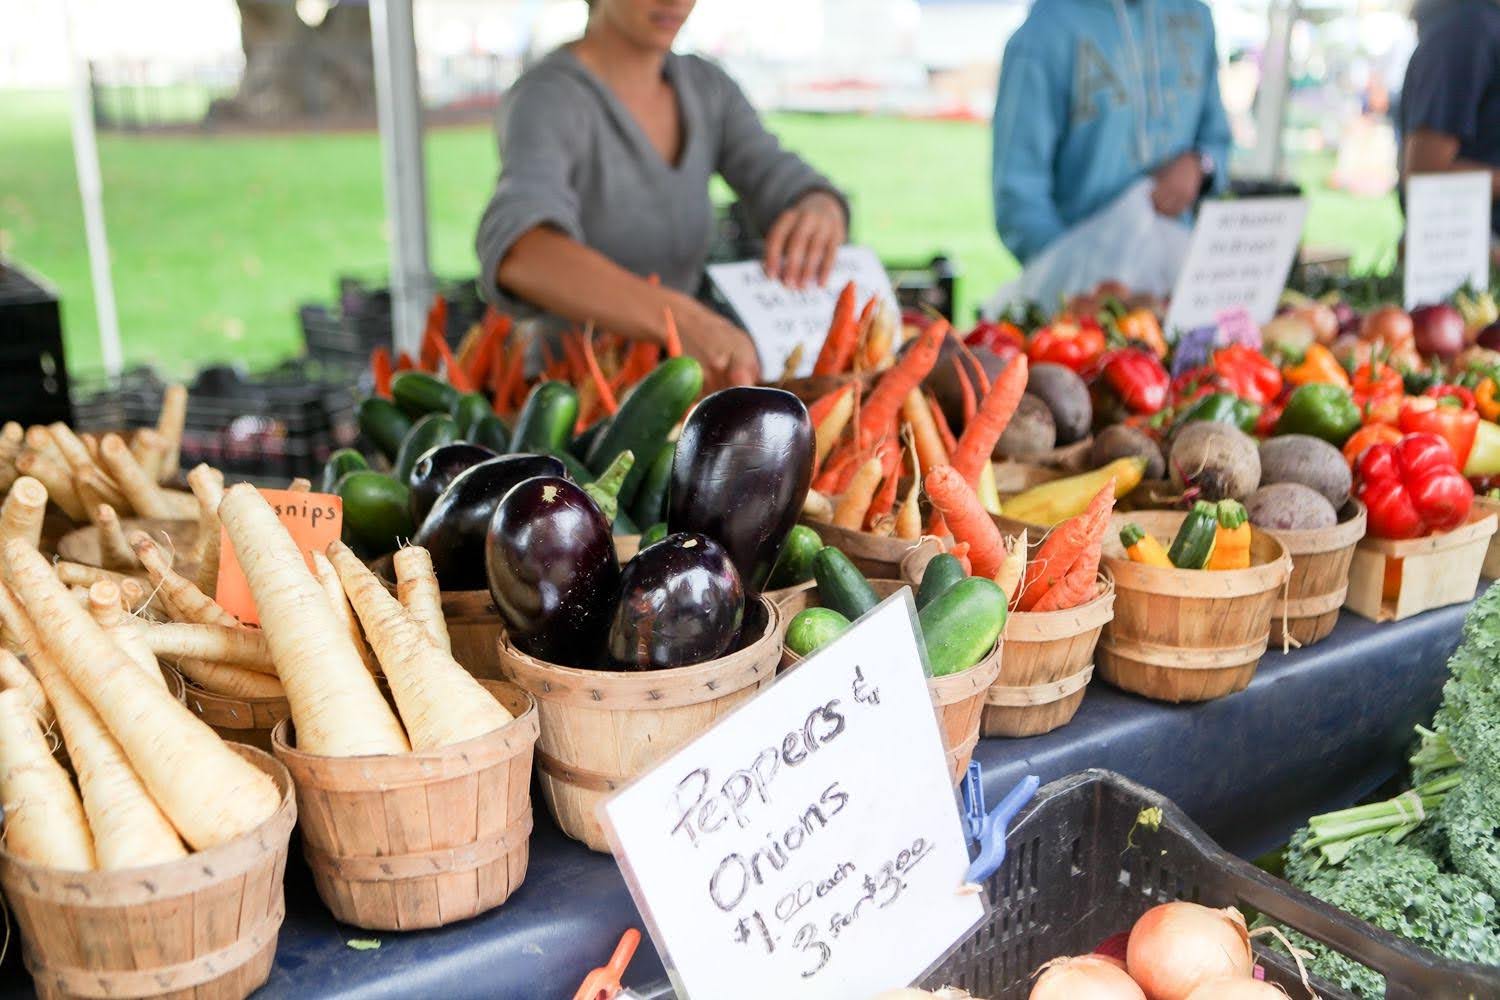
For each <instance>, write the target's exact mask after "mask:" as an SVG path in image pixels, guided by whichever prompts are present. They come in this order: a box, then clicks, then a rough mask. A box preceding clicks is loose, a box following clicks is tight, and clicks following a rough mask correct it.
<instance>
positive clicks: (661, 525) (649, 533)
mask: <svg viewBox="0 0 1500 1000" xmlns="http://www.w3.org/2000/svg"><path fill="white" fill-rule="evenodd" d="M666 537H667V522H665V521H657V522H656V523H655V524H653V525H652V526H651V527H649V528H647V529H646V530H645V531H643V532H641V548H643V549H644V548H645V547H646V546H648V545H655V544H656V543H657V542H659V541H661V540H662V539H663V538H666Z"/></svg>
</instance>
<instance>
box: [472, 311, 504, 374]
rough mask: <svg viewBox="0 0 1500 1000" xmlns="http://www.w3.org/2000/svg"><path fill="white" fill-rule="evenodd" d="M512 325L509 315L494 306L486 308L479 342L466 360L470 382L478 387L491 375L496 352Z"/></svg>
mask: <svg viewBox="0 0 1500 1000" xmlns="http://www.w3.org/2000/svg"><path fill="white" fill-rule="evenodd" d="M510 327H511V320H510V317H509V316H506V315H505V314H503V313H498V312H496V311H495V310H494V307H490V308H489V309H486V310H485V313H484V319H483V321H482V322H481V325H480V334H479V343H478V344H476V345H475V347H474V352H473V354H472V355H471V356H470V357H469V358H468V360H466V361H465V362H464V373H465V374H466V375H468V377H469V384H471V385H473V386H475V387H476V389H477V387H479V386H481V385H483V384H484V381H485V379H486V378H487V377H488V376H489V374H490V366H491V365H492V364H493V363H494V360H493V359H494V357H495V354H496V352H498V351H499V350H500V346H501V345H502V344H504V343H505V338H506V336H507V335H508V334H509V333H510Z"/></svg>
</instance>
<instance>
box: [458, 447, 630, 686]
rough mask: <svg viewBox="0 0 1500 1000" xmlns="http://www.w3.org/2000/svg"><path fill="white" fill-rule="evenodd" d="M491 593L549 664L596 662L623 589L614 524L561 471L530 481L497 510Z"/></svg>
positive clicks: (509, 622)
mask: <svg viewBox="0 0 1500 1000" xmlns="http://www.w3.org/2000/svg"><path fill="white" fill-rule="evenodd" d="M484 562H485V568H486V570H487V572H488V575H489V584H490V596H491V597H493V598H494V600H495V606H496V607H497V608H499V609H500V617H501V618H502V619H504V621H505V628H506V631H507V632H508V633H509V634H510V638H511V641H512V642H514V643H515V644H516V647H517V648H518V649H520V650H521V651H522V652H523V653H528V654H530V655H531V656H535V657H536V658H538V659H540V660H545V661H547V662H548V663H558V664H562V665H563V666H569V667H585V668H592V667H596V666H598V665H599V663H600V661H601V660H602V659H603V654H604V639H605V635H606V633H607V631H608V629H609V622H610V616H611V615H613V614H614V610H615V603H616V599H617V598H618V597H619V594H620V560H619V559H618V557H616V555H615V542H614V538H613V537H612V536H611V535H610V528H609V522H608V521H606V520H605V519H604V515H603V514H602V513H600V511H599V507H598V505H597V504H595V503H594V501H593V500H592V499H590V498H589V495H588V494H587V493H585V492H583V490H582V489H581V488H579V487H578V486H577V485H575V484H574V483H572V482H570V481H568V480H566V479H563V478H562V476H561V475H560V474H559V475H550V476H539V477H537V478H535V479H528V480H526V481H525V482H523V483H520V484H519V485H517V486H516V487H515V488H513V489H512V490H511V491H510V492H509V493H507V494H505V498H504V499H503V500H501V501H500V505H499V506H498V507H496V508H495V516H494V518H493V519H492V520H491V521H490V528H489V534H488V536H487V538H486V539H485V545H484Z"/></svg>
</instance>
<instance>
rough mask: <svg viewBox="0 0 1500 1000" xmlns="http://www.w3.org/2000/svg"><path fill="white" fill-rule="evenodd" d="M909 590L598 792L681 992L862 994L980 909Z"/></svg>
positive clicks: (957, 930) (848, 998)
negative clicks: (627, 780)
mask: <svg viewBox="0 0 1500 1000" xmlns="http://www.w3.org/2000/svg"><path fill="white" fill-rule="evenodd" d="M915 617H916V612H915V608H914V606H913V604H912V599H911V591H910V590H909V589H906V590H902V591H901V592H900V593H898V594H896V595H894V596H893V597H891V598H889V599H887V600H886V601H885V602H884V603H883V604H881V605H880V606H879V607H878V608H876V609H875V610H874V611H872V612H871V613H870V614H869V615H867V616H866V617H865V618H864V619H863V620H862V621H861V622H860V623H859V624H858V625H857V626H856V627H854V628H853V629H851V630H850V631H848V632H846V633H845V634H844V635H842V636H840V637H839V638H838V639H837V640H835V641H834V642H832V643H830V644H829V645H828V646H827V647H825V648H824V649H823V650H821V651H819V652H818V653H817V654H816V655H814V656H813V657H811V658H809V659H808V660H807V661H806V662H805V663H803V664H802V665H801V666H799V667H798V668H797V669H796V670H794V671H792V672H791V673H790V674H788V675H786V676H784V677H782V678H781V679H779V680H778V681H777V682H776V683H775V684H773V685H771V686H770V687H769V688H767V689H766V690H763V691H762V692H761V693H760V694H759V695H757V696H756V697H755V698H754V699H753V700H751V701H749V702H747V703H746V704H745V705H744V706H742V707H741V708H739V709H738V710H736V711H735V712H733V713H732V714H731V715H729V716H727V717H726V718H724V719H723V720H721V721H720V722H719V723H718V724H717V725H716V726H714V728H713V729H711V730H709V731H708V732H706V733H704V734H703V735H702V736H700V737H699V738H698V739H696V740H694V741H693V742H692V743H690V744H688V745H687V746H685V747H683V748H682V749H681V750H679V751H678V752H676V753H675V754H673V755H672V756H671V757H669V758H667V760H665V761H663V762H662V763H661V764H660V765H658V766H657V767H656V768H655V769H653V770H652V771H651V772H649V773H648V774H646V775H644V776H643V777H641V778H639V779H638V780H636V781H635V782H634V783H633V784H631V785H630V786H629V787H627V788H625V789H624V790H623V791H621V792H619V793H618V794H616V795H615V796H614V797H612V798H610V799H609V800H607V801H606V802H605V803H604V805H603V806H602V808H601V813H602V814H603V815H602V819H603V821H604V827H605V829H606V831H607V832H608V834H609V837H610V842H611V845H612V846H613V848H614V853H615V857H616V858H617V859H618V861H619V864H620V867H621V869H622V870H623V871H624V873H625V877H626V881H627V882H629V884H630V889H631V893H632V894H633V895H634V897H635V901H636V905H637V906H638V907H639V908H640V910H641V913H642V914H643V915H644V917H645V919H646V923H647V926H648V927H649V928H650V929H651V933H652V936H653V938H654V939H655V941H656V945H657V949H658V950H659V951H660V953H661V955H662V958H663V961H664V962H665V963H666V965H667V967H668V968H669V969H671V970H673V976H674V985H675V986H676V987H677V990H678V993H679V995H681V996H683V997H689V998H692V1000H703V998H711V1000H765V998H766V997H776V998H777V1000H868V998H869V997H870V996H872V995H874V994H875V993H877V992H879V991H881V990H884V989H890V988H893V987H898V986H905V985H908V984H909V983H911V982H913V981H914V980H915V979H917V978H918V977H920V976H921V975H922V974H923V973H924V972H925V971H926V970H927V969H928V968H929V967H931V966H932V965H933V964H934V963H935V962H936V961H937V960H938V959H940V958H941V957H942V956H943V955H944V954H945V953H946V952H947V951H948V949H949V948H951V947H952V946H953V945H954V944H955V943H956V942H958V941H959V940H961V939H962V938H963V937H964V936H965V935H966V934H967V933H968V932H969V931H970V930H971V929H972V928H973V927H974V925H975V924H976V923H977V922H978V921H979V920H980V919H981V918H982V917H983V915H984V904H983V903H982V902H981V900H980V898H979V897H978V896H975V895H968V894H960V893H959V892H958V889H959V886H960V885H961V884H962V882H963V879H964V873H965V870H966V869H967V867H968V864H969V854H968V850H967V847H966V845H965V841H964V836H963V831H962V827H961V825H960V820H959V814H958V805H957V802H956V798H955V796H954V794H953V786H952V784H951V782H950V781H949V779H948V770H947V765H946V762H945V759H944V756H943V746H942V739H941V736H940V735H939V733H938V727H937V720H936V718H935V716H934V714H933V711H932V703H931V701H930V699H929V696H928V693H927V682H926V679H925V677H924V676H923V671H922V657H921V652H920V651H919V649H918V646H917V640H916V636H915V635H914V633H913V627H912V622H913V620H914V619H915Z"/></svg>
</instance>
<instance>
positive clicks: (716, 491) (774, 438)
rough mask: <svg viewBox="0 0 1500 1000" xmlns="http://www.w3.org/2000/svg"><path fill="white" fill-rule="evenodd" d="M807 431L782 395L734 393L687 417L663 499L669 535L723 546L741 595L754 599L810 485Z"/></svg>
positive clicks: (802, 415) (803, 410) (755, 389)
mask: <svg viewBox="0 0 1500 1000" xmlns="http://www.w3.org/2000/svg"><path fill="white" fill-rule="evenodd" d="M812 466H813V427H812V421H811V420H809V419H808V417H807V407H805V406H803V405H802V401H801V400H800V399H798V398H797V397H796V396H794V395H792V394H791V393H789V392H787V391H785V390H783V389H769V388H763V387H759V386H739V387H736V388H733V389H723V390H721V391H719V392H716V393H714V394H713V395H711V396H708V397H705V398H704V399H703V400H701V401H700V402H699V403H698V405H697V406H695V407H693V411H692V412H691V413H689V414H688V417H687V421H686V422H685V423H684V424H683V428H682V435H681V436H680V437H679V438H678V440H677V453H676V455H675V456H674V457H673V459H672V482H671V488H670V490H669V493H668V497H667V528H668V530H670V531H672V532H679V531H690V532H697V533H699V534H704V535H707V536H708V537H710V538H712V539H713V540H714V541H716V542H718V543H719V544H720V545H722V546H723V547H724V551H726V552H727V553H729V558H730V559H731V560H733V561H734V565H735V568H736V569H738V570H739V574H740V581H741V583H742V584H743V585H744V588H745V593H746V594H747V595H748V596H752V597H753V596H754V595H756V594H758V593H760V590H761V588H762V587H764V586H765V583H766V580H767V579H769V578H770V576H771V568H772V567H773V566H775V564H776V557H777V556H778V555H779V554H780V552H781V546H782V544H783V543H785V541H786V536H787V533H788V532H790V531H791V530H792V526H793V525H794V524H796V523H797V515H798V514H799V513H800V512H801V510H802V503H803V501H804V500H805V499H806V498H807V488H808V485H809V484H810V483H811V482H812Z"/></svg>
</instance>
